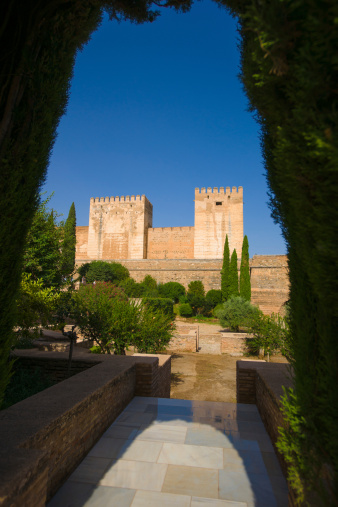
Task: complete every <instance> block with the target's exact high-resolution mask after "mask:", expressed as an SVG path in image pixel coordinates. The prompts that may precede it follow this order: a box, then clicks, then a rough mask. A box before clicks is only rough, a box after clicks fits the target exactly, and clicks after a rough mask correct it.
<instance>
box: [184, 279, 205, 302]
mask: <svg viewBox="0 0 338 507" xmlns="http://www.w3.org/2000/svg"><path fill="white" fill-rule="evenodd" d="M189 294H190V295H194V296H200V297H202V298H204V285H203V283H202V282H201V280H195V281H193V282H190V283H189V285H188V295H189Z"/></svg>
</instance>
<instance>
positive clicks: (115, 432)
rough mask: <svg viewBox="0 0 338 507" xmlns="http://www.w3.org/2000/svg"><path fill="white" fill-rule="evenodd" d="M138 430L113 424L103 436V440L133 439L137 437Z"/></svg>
mask: <svg viewBox="0 0 338 507" xmlns="http://www.w3.org/2000/svg"><path fill="white" fill-rule="evenodd" d="M137 431H138V428H135V427H134V426H127V425H123V424H112V425H111V426H110V427H109V428H108V429H107V431H106V432H105V433H104V434H103V435H102V436H103V438H107V437H109V438H124V439H132V438H134V437H135V436H136V434H137Z"/></svg>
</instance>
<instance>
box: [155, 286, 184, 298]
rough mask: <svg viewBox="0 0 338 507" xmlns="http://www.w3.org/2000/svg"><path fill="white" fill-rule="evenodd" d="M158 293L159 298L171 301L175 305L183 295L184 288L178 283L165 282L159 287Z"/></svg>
mask: <svg viewBox="0 0 338 507" xmlns="http://www.w3.org/2000/svg"><path fill="white" fill-rule="evenodd" d="M158 290H159V293H160V295H161V296H164V297H166V298H170V299H172V300H173V301H174V302H175V303H178V301H179V299H180V296H184V295H185V288H184V286H183V285H182V284H180V283H178V282H167V283H163V284H161V285H159V287H158Z"/></svg>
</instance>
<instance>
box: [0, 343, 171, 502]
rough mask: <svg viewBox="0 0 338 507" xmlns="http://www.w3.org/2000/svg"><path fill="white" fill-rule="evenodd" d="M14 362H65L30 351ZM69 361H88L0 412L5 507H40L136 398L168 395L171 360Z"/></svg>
mask: <svg viewBox="0 0 338 507" xmlns="http://www.w3.org/2000/svg"><path fill="white" fill-rule="evenodd" d="M17 356H18V357H20V358H25V359H26V361H29V358H31V359H32V361H33V367H34V365H35V364H36V363H35V361H36V360H40V361H41V359H42V358H45V359H44V360H45V361H46V362H47V363H48V362H50V363H53V362H55V360H57V359H56V356H57V357H58V358H59V360H60V361H61V362H65V361H66V358H67V354H65V353H55V352H54V353H49V352H36V351H17ZM75 356H77V357H74V359H73V363H76V362H77V361H80V362H82V363H83V362H86V361H87V362H88V363H89V367H88V368H87V369H86V370H84V371H82V372H81V373H79V374H77V375H74V376H73V377H71V378H68V379H67V380H64V381H63V382H60V383H58V384H56V385H54V386H52V387H50V388H48V389H46V390H44V391H42V392H41V393H38V394H36V395H34V396H32V397H30V398H27V399H26V400H23V401H21V402H20V403H17V404H15V405H13V406H12V407H10V408H8V409H6V410H3V411H2V412H0V448H1V452H0V498H1V505H2V506H4V507H7V506H18V507H19V506H20V507H21V506H23V505H24V506H25V507H36V506H40V505H41V506H44V505H45V503H46V501H48V499H49V498H51V497H52V496H53V494H54V493H55V492H56V490H57V489H58V488H59V487H60V486H61V484H62V483H63V482H64V480H65V479H66V478H67V477H68V476H69V475H70V474H71V473H72V471H73V470H74V469H75V468H76V467H77V466H78V465H79V463H80V462H81V461H82V459H83V458H84V457H85V455H86V454H87V453H88V451H89V450H90V449H91V447H92V446H93V445H94V444H95V442H96V441H97V440H98V439H99V438H100V437H101V436H102V434H103V433H104V431H105V430H106V429H107V428H108V427H109V426H110V424H111V423H112V422H113V421H114V420H115V419H116V417H117V416H118V415H119V414H120V413H121V412H122V411H123V410H124V408H125V407H126V406H127V405H128V403H129V402H130V401H131V400H132V398H133V397H134V396H135V393H136V392H137V393H138V394H139V395H140V396H159V395H161V396H162V397H170V356H165V355H161V356H146V355H140V356H139V357H133V356H123V357H121V356H93V355H90V354H84V353H83V354H78V353H77V354H75ZM142 365H143V366H142ZM47 370H48V367H47V368H45V371H47ZM144 372H145V373H146V375H143V373H144ZM149 372H150V375H149ZM161 383H166V385H160V384H161Z"/></svg>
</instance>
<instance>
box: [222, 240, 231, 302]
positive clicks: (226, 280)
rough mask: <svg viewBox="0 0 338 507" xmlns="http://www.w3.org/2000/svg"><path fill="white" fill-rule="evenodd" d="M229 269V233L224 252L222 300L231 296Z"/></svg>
mask: <svg viewBox="0 0 338 507" xmlns="http://www.w3.org/2000/svg"><path fill="white" fill-rule="evenodd" d="M229 270H230V250H229V239H228V235H226V238H225V243H224V252H223V265H222V270H221V291H222V301H226V300H227V299H228V298H229Z"/></svg>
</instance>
